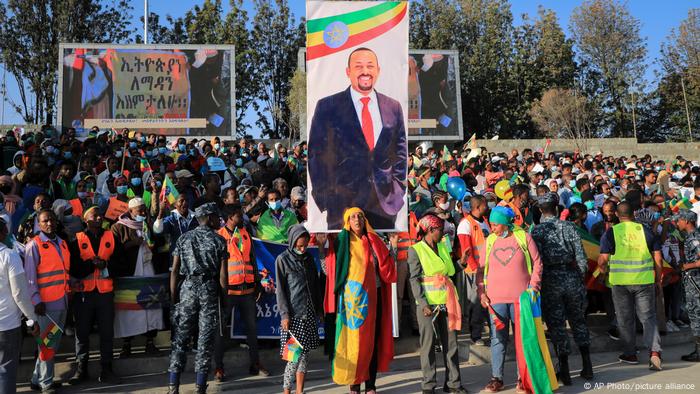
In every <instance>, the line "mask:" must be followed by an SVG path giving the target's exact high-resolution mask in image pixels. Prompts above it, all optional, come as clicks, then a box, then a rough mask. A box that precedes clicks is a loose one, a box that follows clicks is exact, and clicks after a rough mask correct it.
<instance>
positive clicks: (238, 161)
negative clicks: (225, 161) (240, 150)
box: [236, 157, 243, 167]
mask: <svg viewBox="0 0 700 394" xmlns="http://www.w3.org/2000/svg"><path fill="white" fill-rule="evenodd" d="M236 167H243V159H241V158H240V157H239V158H238V159H236Z"/></svg>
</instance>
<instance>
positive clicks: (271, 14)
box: [251, 0, 306, 138]
mask: <svg viewBox="0 0 700 394" xmlns="http://www.w3.org/2000/svg"><path fill="white" fill-rule="evenodd" d="M255 11H256V14H255V17H254V18H253V28H252V32H251V38H252V42H253V43H255V44H254V45H255V47H256V54H257V56H256V58H255V61H256V62H257V67H258V68H257V70H256V75H255V76H254V78H256V79H258V80H259V82H260V95H259V96H258V98H259V99H260V102H259V103H258V102H254V103H253V107H254V108H255V110H256V112H257V114H258V120H257V122H256V124H257V125H258V127H260V128H261V132H262V135H265V136H268V137H270V138H284V137H288V136H289V135H290V124H291V121H290V108H289V107H288V106H287V103H286V101H285V99H286V98H287V96H288V95H289V90H290V88H291V84H290V81H291V77H292V74H293V73H294V70H295V69H296V63H297V61H296V60H297V57H296V54H297V51H298V49H299V47H301V46H303V45H304V42H305V37H306V35H305V31H306V29H305V28H306V26H305V23H304V20H303V18H302V20H300V21H299V22H297V21H296V19H295V18H294V15H293V14H292V12H291V11H290V9H289V6H288V5H287V2H286V0H274V4H273V1H272V0H256V2H255Z"/></svg>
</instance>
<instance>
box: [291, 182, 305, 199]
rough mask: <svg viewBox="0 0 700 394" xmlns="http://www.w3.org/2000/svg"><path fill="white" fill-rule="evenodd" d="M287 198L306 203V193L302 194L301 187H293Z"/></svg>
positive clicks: (302, 189)
mask: <svg viewBox="0 0 700 394" xmlns="http://www.w3.org/2000/svg"><path fill="white" fill-rule="evenodd" d="M289 196H290V197H291V198H292V200H302V201H306V192H304V188H303V187H301V186H294V187H293V188H292V191H291V192H290V195H289Z"/></svg>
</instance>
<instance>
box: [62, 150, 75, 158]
mask: <svg viewBox="0 0 700 394" xmlns="http://www.w3.org/2000/svg"><path fill="white" fill-rule="evenodd" d="M63 157H64V158H66V159H70V158H71V157H73V152H71V151H68V152H63Z"/></svg>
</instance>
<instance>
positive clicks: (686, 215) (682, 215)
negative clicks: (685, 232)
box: [671, 209, 698, 223]
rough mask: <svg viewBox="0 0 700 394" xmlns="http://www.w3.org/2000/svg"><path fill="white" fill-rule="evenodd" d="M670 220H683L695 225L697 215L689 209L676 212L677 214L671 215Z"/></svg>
mask: <svg viewBox="0 0 700 394" xmlns="http://www.w3.org/2000/svg"><path fill="white" fill-rule="evenodd" d="M671 219H672V220H679V219H683V220H685V221H687V222H690V223H697V222H698V214H697V213H695V212H693V211H691V210H689V209H681V210H680V211H678V213H677V214H675V215H673V216H672V217H671Z"/></svg>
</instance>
